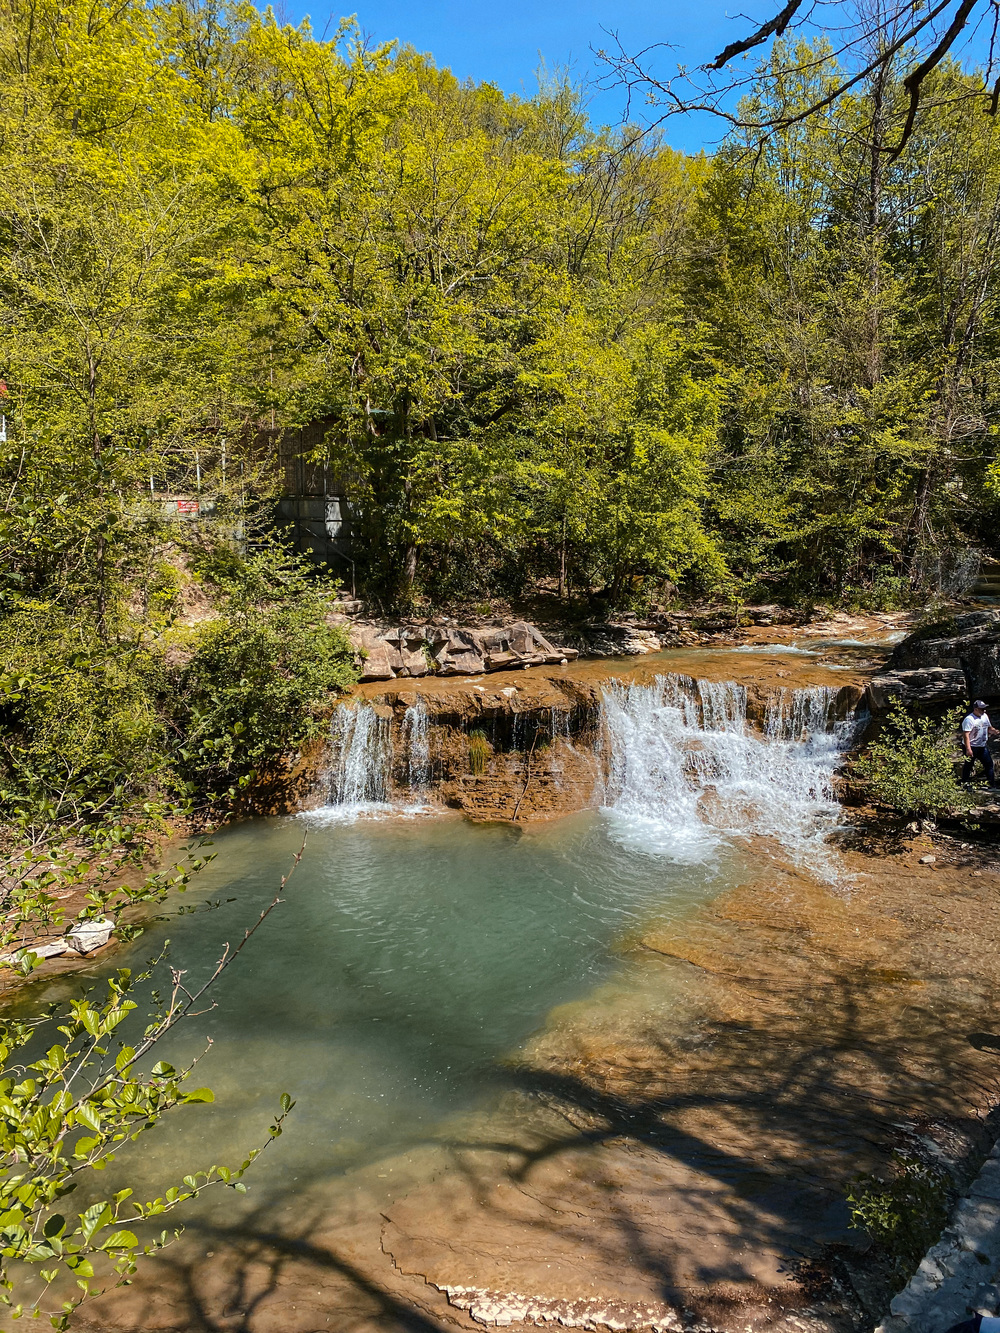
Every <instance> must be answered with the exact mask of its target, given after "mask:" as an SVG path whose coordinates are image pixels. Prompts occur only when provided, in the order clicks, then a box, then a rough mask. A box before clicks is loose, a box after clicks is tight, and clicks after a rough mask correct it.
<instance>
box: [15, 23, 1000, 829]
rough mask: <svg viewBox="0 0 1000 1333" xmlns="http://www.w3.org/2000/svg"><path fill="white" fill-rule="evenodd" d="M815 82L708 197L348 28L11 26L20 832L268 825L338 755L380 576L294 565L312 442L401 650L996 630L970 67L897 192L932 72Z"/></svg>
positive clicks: (605, 143) (987, 157)
mask: <svg viewBox="0 0 1000 1333" xmlns="http://www.w3.org/2000/svg"><path fill="white" fill-rule="evenodd" d="M788 54H789V52H788V50H787V48H786V47H783V46H782V44H781V43H780V42H779V43H778V45H777V46H776V47H775V48H774V49H773V50H772V51H771V53H770V56H769V58H768V59H769V64H768V65H766V66H762V67H761V72H760V79H759V82H758V84H757V86H756V91H755V93H754V94H753V98H756V99H757V103H756V104H754V102H753V98H751V100H750V103H749V104H748V105H749V106H750V109H751V111H753V113H754V114H755V115H756V117H757V119H768V118H770V119H772V120H774V119H779V120H781V122H782V125H783V126H784V128H781V129H779V130H775V131H774V132H773V133H772V134H770V135H769V136H767V137H765V138H764V139H763V141H754V140H752V139H751V137H749V136H748V135H744V136H742V137H741V133H740V132H739V131H738V130H737V131H733V132H732V133H731V134H730V136H729V137H728V138H727V139H726V140H725V141H724V142H723V143H722V144H721V145H720V146H719V148H718V150H717V151H716V152H715V153H714V154H712V155H711V156H709V155H705V154H700V155H698V156H693V157H692V156H685V155H683V154H681V153H679V152H676V151H674V150H673V149H671V148H670V147H669V146H668V144H667V143H666V142H665V141H664V140H663V138H662V136H658V135H657V134H656V133H654V132H650V131H647V132H641V131H640V129H639V127H637V126H635V125H621V126H618V127H615V128H607V127H605V128H601V127H598V126H595V125H592V124H591V123H590V122H589V120H588V116H587V108H586V97H585V94H584V92H583V91H582V90H581V89H579V88H576V87H574V86H573V84H572V82H571V81H570V80H569V79H568V78H566V77H563V76H562V75H560V74H558V73H557V74H546V73H545V72H544V71H543V72H542V76H541V79H540V86H539V90H538V92H537V94H536V95H535V96H533V97H531V98H517V97H512V96H507V95H504V94H503V93H502V92H500V91H499V90H498V89H497V88H496V87H494V86H492V85H488V84H483V85H480V86H474V85H472V84H471V83H465V84H463V83H460V82H458V81H457V80H456V79H455V78H454V77H453V76H452V75H451V74H450V73H449V72H448V71H447V70H442V69H438V68H436V67H435V65H434V64H433V63H432V61H431V60H430V58H429V57H425V56H422V55H419V54H417V53H416V52H415V51H413V50H406V49H398V48H396V47H395V46H390V47H386V48H378V49H369V48H367V47H366V46H365V45H364V43H363V42H362V41H361V40H360V37H359V34H358V31H357V29H356V28H355V26H354V25H353V24H352V23H351V22H347V21H345V22H344V23H343V24H342V25H341V27H340V28H339V30H338V31H337V32H336V33H335V34H334V35H333V36H332V37H331V38H329V39H324V40H321V39H318V38H317V37H315V36H314V34H313V33H312V32H311V31H310V29H309V27H308V25H307V24H303V25H301V26H298V27H294V26H283V25H282V24H280V23H279V22H278V21H277V20H276V19H275V17H274V16H273V15H272V14H271V13H270V12H267V13H261V12H258V11H257V10H255V9H254V8H253V7H252V6H250V5H234V6H230V7H220V6H217V5H215V4H213V3H205V4H202V3H192V2H191V0H179V2H177V3H162V4H161V3H133V2H131V0H126V3H110V4H105V3H101V2H99V0H98V2H94V0H80V2H79V3H75V2H74V3H68V4H66V3H55V0H29V3H26V4H21V3H15V4H13V5H11V6H7V7H5V8H4V10H3V13H2V16H0V61H2V71H3V84H2V93H0V115H2V150H0V151H2V155H3V162H2V170H0V192H2V196H3V207H2V210H0V227H2V230H3V237H2V244H0V264H2V273H0V305H2V320H3V326H4V330H5V337H4V339H3V343H2V350H0V363H2V364H0V374H2V377H3V384H2V388H0V396H2V403H3V416H4V424H3V431H2V436H3V439H2V443H0V472H2V485H3V495H4V507H3V512H2V518H0V549H2V561H0V621H2V634H0V642H2V648H0V672H2V677H3V690H4V703H3V711H4V721H5V724H6V725H5V729H4V741H3V747H4V754H3V760H4V763H3V767H4V772H5V793H4V795H3V800H4V803H5V805H6V806H7V807H8V808H18V809H22V810H33V809H38V808H40V803H41V806H45V803H46V802H48V801H53V800H54V801H55V802H56V804H57V805H61V807H65V808H69V809H72V810H73V811H74V812H78V811H79V810H80V809H82V807H83V805H86V804H87V803H88V802H90V803H91V804H93V803H94V802H97V803H98V805H100V802H101V801H103V800H105V799H106V798H107V796H108V793H110V792H114V793H117V794H116V796H115V797H114V799H115V800H120V799H122V798H124V799H125V804H126V805H127V804H128V803H129V802H130V801H132V798H133V796H134V797H136V798H138V797H139V796H148V794H149V792H150V791H151V790H153V789H154V788H155V789H156V790H158V791H164V792H166V791H169V792H171V793H172V795H171V799H175V798H178V797H183V798H184V799H196V800H200V801H208V802H209V803H212V802H215V803H218V802H219V801H222V802H223V803H225V802H226V801H229V802H230V803H231V801H232V798H233V794H234V791H235V788H234V786H233V784H234V782H235V783H236V784H237V785H238V782H239V781H240V780H241V778H245V777H246V775H247V773H249V772H250V771H251V770H254V768H255V765H256V766H257V767H258V768H259V766H260V764H261V763H266V762H267V761H268V759H269V758H273V757H274V756H275V755H277V754H280V753H281V752H283V751H285V750H287V749H288V748H289V746H294V745H295V744H297V743H298V742H300V741H301V740H302V739H303V738H304V737H306V736H307V735H308V734H309V731H310V728H311V727H313V726H315V725H316V708H317V706H318V701H321V700H322V699H323V698H324V697H325V695H326V692H327V691H328V690H329V689H331V688H335V687H337V685H338V684H342V683H343V682H344V681H346V680H348V679H349V678H350V671H351V668H350V662H349V653H348V651H347V647H346V642H345V641H344V640H343V638H342V636H340V637H338V636H339V635H340V632H339V631H337V630H334V629H331V628H330V627H329V625H328V624H327V619H326V612H327V610H328V607H329V603H330V599H331V597H332V596H334V595H335V588H336V584H337V581H338V580H342V579H343V578H344V576H345V570H344V569H343V568H330V569H326V570H322V569H321V570H319V571H317V570H316V569H314V568H306V567H305V566H304V565H303V564H302V562H301V560H299V559H297V558H296V556H295V555H294V553H292V552H290V551H289V550H288V549H287V546H286V545H283V544H282V540H281V529H280V527H276V524H275V515H276V502H277V500H278V498H279V497H280V495H281V493H282V488H283V486H284V484H285V477H286V473H285V470H284V468H283V466H282V458H283V456H286V455H287V453H288V450H289V449H292V450H293V451H294V448H295V441H296V440H297V439H299V438H306V434H303V432H306V433H308V438H309V439H310V441H311V443H310V444H309V446H308V450H307V453H308V458H307V461H308V462H309V463H312V464H317V465H318V464H322V465H323V466H324V467H326V468H328V469H330V470H332V474H333V475H335V476H336V477H337V478H338V479H339V480H338V488H339V489H340V490H342V491H343V492H344V494H345V495H346V497H347V501H348V502H349V505H350V510H351V521H352V525H353V527H354V530H355V532H356V534H357V550H358V560H357V578H358V581H359V584H360V591H361V592H362V594H363V595H364V597H365V598H366V599H367V600H368V601H369V603H370V605H371V606H373V607H375V608H381V609H382V610H384V611H414V610H418V609H422V610H424V611H425V612H426V610H427V609H428V608H432V609H433V608H440V607H445V606H449V605H454V604H466V605H468V604H470V603H476V602H483V603H485V604H489V602H490V599H491V598H494V599H501V601H502V602H503V603H504V604H507V605H510V604H516V603H517V602H518V600H519V599H522V600H523V599H524V598H525V597H528V596H530V595H531V594H532V593H533V592H536V591H538V590H539V589H544V590H547V591H548V592H549V593H551V594H552V596H553V597H554V598H558V599H561V600H562V601H563V602H564V603H565V605H566V607H567V611H569V610H570V608H572V607H575V608H576V609H577V611H576V613H577V614H579V613H580V608H581V607H582V608H583V611H584V612H586V611H587V609H588V608H589V609H591V610H592V609H593V608H595V607H596V608H599V609H600V608H604V609H605V610H606V609H607V608H611V609H615V608H619V609H625V608H629V607H633V608H635V607H642V606H644V605H648V604H649V603H650V602H663V601H664V600H669V599H671V598H680V599H683V600H698V599H702V600H705V599H710V600H711V599H714V600H722V601H727V602H731V603H732V602H737V603H739V602H741V601H742V602H745V601H753V600H757V601H761V600H765V601H779V602H782V601H783V602H787V603H793V604H810V603H813V602H816V601H817V600H818V601H826V602H830V603H839V604H848V605H857V606H862V607H864V606H867V607H885V606H892V605H905V604H910V603H915V602H921V601H925V600H927V599H928V598H930V599H931V600H933V599H934V598H935V597H938V596H941V595H942V594H945V595H947V594H949V593H954V592H956V591H959V592H960V591H961V590H962V588H963V586H966V585H967V584H968V582H969V580H970V577H971V574H974V572H975V569H976V568H977V567H978V563H979V561H980V560H981V558H982V557H983V556H984V555H986V556H989V555H990V554H991V553H992V551H993V549H994V546H995V536H994V529H995V518H996V514H997V505H998V502H1000V468H998V465H997V464H996V462H995V459H994V453H995V447H994V435H995V431H996V402H995V400H996V396H997V360H996V352H997V349H996V345H995V343H996V326H995V318H994V316H995V305H996V299H997V296H996V287H997V284H996V269H997V264H998V262H1000V260H998V233H1000V152H998V143H997V127H996V122H995V120H994V119H993V118H992V117H991V116H988V115H984V114H983V113H982V112H983V107H982V99H981V97H980V98H979V99H978V100H977V99H976V97H975V96H973V94H974V93H975V92H976V91H977V90H978V88H979V84H978V82H977V79H976V76H975V75H974V74H969V73H964V72H963V71H962V70H961V69H960V68H959V67H958V66H957V65H955V64H951V65H949V64H947V63H946V62H945V63H942V64H941V66H940V67H939V68H938V69H936V70H935V71H934V72H933V77H932V80H931V82H930V83H929V84H928V86H927V88H926V89H925V94H926V95H925V97H924V101H923V102H922V103H921V107H920V110H919V114H918V116H917V119H916V122H915V125H914V130H913V133H912V135H911V137H910V138H909V140H908V141H907V143H906V146H905V151H903V152H902V153H901V154H900V155H899V156H898V157H895V158H894V157H893V156H892V155H891V154H888V153H886V152H885V151H884V147H885V144H886V142H887V141H888V139H889V137H891V135H892V134H894V133H895V130H894V128H893V127H894V126H895V124H896V122H897V121H898V119H899V115H900V112H901V109H902V108H903V106H904V104H905V99H906V94H905V90H904V88H903V86H902V82H901V80H902V74H903V72H904V69H905V52H902V53H900V57H899V59H900V61H901V62H902V63H901V65H900V68H899V71H898V72H897V73H898V76H899V77H895V76H894V75H893V70H892V67H891V65H887V66H885V67H880V68H879V70H878V71H877V72H876V73H875V74H874V75H873V76H872V77H871V78H870V79H869V80H868V82H867V83H862V84H859V85H858V86H857V87H856V88H855V89H853V90H852V91H851V92H850V93H848V94H846V95H844V96H841V97H839V98H837V99H836V100H835V101H834V102H832V103H831V105H830V106H829V107H828V108H827V109H826V110H825V111H823V112H821V113H818V114H811V115H809V116H807V117H805V118H804V119H802V120H801V121H800V122H797V121H796V119H795V115H796V108H798V107H799V106H802V107H809V106H812V105H813V104H814V103H815V102H816V101H817V98H819V100H822V93H823V90H824V89H825V88H826V87H830V86H833V85H834V84H836V83H837V81H838V78H840V76H841V72H840V71H839V70H838V69H837V66H836V61H835V59H834V57H833V55H832V54H831V53H830V52H829V51H828V50H827V49H826V48H824V47H823V46H822V45H821V44H820V45H814V47H813V48H812V49H811V50H808V51H799V52H798V53H794V52H793V53H792V54H797V55H798V56H801V57H803V58H801V59H796V60H793V61H791V62H789V61H788V60H787V59H786V57H787V56H788ZM805 57H808V58H805ZM790 65H791V67H792V68H793V69H794V73H792V74H789V73H788V69H789V67H790ZM765 102H766V103H768V104H767V105H764V103H765ZM303 447H304V446H303ZM178 494H180V495H188V496H199V497H201V499H202V500H204V499H206V498H210V501H211V508H212V512H213V517H212V521H211V522H210V523H209V522H202V523H196V524H191V523H188V524H184V523H179V522H178V521H177V520H176V517H175V516H173V514H172V513H171V512H169V506H168V505H165V504H164V503H163V498H164V496H165V495H178ZM970 571H971V573H970ZM192 586H195V587H197V588H198V590H199V592H200V595H201V596H202V597H203V599H204V601H205V604H206V609H205V614H204V615H203V616H202V617H201V619H200V621H199V622H198V623H196V624H193V625H192V624H190V623H188V624H184V625H181V624H180V623H179V622H178V616H177V610H178V606H179V604H180V602H181V600H182V598H183V594H184V592H185V589H186V588H187V589H190V588H191V587H192ZM188 619H190V617H189V618H188ZM275 654H277V657H278V658H279V659H280V660H281V662H282V664H283V670H282V671H281V672H279V673H277V674H275V673H274V672H273V671H272V670H271V663H272V662H273V661H274V660H275ZM276 693H277V694H279V695H280V707H276V706H275V704H276V699H275V697H274V696H275V694H276ZM261 698H263V699H266V700H267V702H266V703H265V704H264V705H262V706H260V707H257V706H256V701H258V700H259V699H261ZM108 701H110V702H108ZM248 701H250V702H248ZM236 726H238V727H239V728H240V729H241V730H240V731H239V732H236V731H234V727H236ZM234 774H235V778H234Z"/></svg>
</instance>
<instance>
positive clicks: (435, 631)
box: [427, 626, 486, 676]
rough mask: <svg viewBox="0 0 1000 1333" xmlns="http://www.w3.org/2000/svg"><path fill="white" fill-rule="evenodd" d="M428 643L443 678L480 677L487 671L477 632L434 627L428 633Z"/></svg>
mask: <svg viewBox="0 0 1000 1333" xmlns="http://www.w3.org/2000/svg"><path fill="white" fill-rule="evenodd" d="M427 642H428V644H429V645H430V650H431V653H432V654H433V656H434V662H435V664H436V669H437V672H438V674H439V675H441V676H478V675H481V674H482V673H483V672H484V671H485V670H486V663H485V662H484V661H483V649H482V643H481V641H480V637H479V635H478V634H477V633H476V631H475V630H471V629H443V628H439V627H438V626H434V627H432V628H431V629H429V630H428V631H427Z"/></svg>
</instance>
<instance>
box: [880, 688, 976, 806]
mask: <svg viewBox="0 0 1000 1333" xmlns="http://www.w3.org/2000/svg"><path fill="white" fill-rule="evenodd" d="M961 718H962V709H955V710H953V711H952V712H951V713H949V714H948V715H947V717H945V718H944V719H943V720H942V721H941V722H935V721H934V720H933V719H932V718H920V719H919V720H918V719H916V718H913V717H911V716H910V715H909V713H907V711H906V709H905V708H904V707H903V706H902V704H899V703H897V704H894V705H893V708H892V711H891V712H890V714H889V720H888V724H887V727H886V730H885V731H884V732H883V733H882V735H881V736H880V737H879V738H878V740H877V741H875V742H874V744H873V745H871V747H870V748H869V750H868V753H867V754H866V755H865V756H864V758H863V759H862V760H861V762H860V763H859V764H858V767H857V770H856V771H857V772H858V773H859V774H860V776H861V777H862V778H864V779H865V780H866V782H867V783H868V786H869V789H870V791H871V794H872V796H873V797H874V798H875V800H876V801H878V802H879V803H880V804H882V805H887V806H888V807H889V808H890V809H892V810H896V811H898V812H899V814H902V815H933V814H939V813H940V812H941V811H943V810H956V809H957V810H967V809H968V808H969V807H970V805H971V804H972V799H971V797H970V795H969V793H968V792H967V791H965V790H964V789H963V788H962V787H961V786H960V785H959V783H958V782H957V781H956V779H955V752H956V750H957V739H956V737H957V733H958V729H959V727H960V725H961Z"/></svg>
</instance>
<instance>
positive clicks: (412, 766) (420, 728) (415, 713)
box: [401, 695, 431, 796]
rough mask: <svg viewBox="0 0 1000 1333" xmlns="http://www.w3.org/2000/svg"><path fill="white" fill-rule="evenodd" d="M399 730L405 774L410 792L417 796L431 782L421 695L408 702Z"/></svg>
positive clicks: (429, 753) (426, 720)
mask: <svg viewBox="0 0 1000 1333" xmlns="http://www.w3.org/2000/svg"><path fill="white" fill-rule="evenodd" d="M401 731H402V740H403V745H404V747H405V752H406V776H407V780H408V781H409V784H410V793H411V794H412V795H414V796H417V795H420V794H421V793H422V792H425V791H426V790H427V788H428V787H429V786H430V782H431V745H430V732H429V729H428V719H427V705H426V704H425V703H424V700H423V696H422V695H418V696H417V701H416V703H413V704H410V706H409V708H408V709H407V710H406V712H405V713H404V714H403V725H402V728H401Z"/></svg>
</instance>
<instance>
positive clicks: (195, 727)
mask: <svg viewBox="0 0 1000 1333" xmlns="http://www.w3.org/2000/svg"><path fill="white" fill-rule="evenodd" d="M224 590H225V592H226V593H227V602H226V606H225V611H224V613H223V615H221V616H220V617H219V618H218V619H217V620H214V621H211V622H209V623H208V624H207V625H205V626H204V627H203V628H202V629H201V630H200V631H199V633H198V636H197V638H196V640H195V647H194V652H193V653H192V654H191V655H190V656H189V657H188V658H187V660H186V661H184V662H183V663H182V664H181V665H180V666H178V667H177V668H175V672H174V676H173V679H172V681H171V684H172V686H173V690H172V693H171V694H170V695H169V696H168V697H167V700H166V705H165V706H166V707H168V708H169V709H170V711H171V716H172V719H173V722H174V726H175V729H176V731H177V732H178V733H179V734H180V735H181V736H182V737H183V740H182V743H181V744H180V746H179V749H178V751H177V768H178V772H179V774H180V775H181V777H182V778H183V779H184V781H185V782H186V783H187V786H188V794H189V795H191V796H193V797H194V798H195V799H197V800H207V801H208V802H209V803H210V804H218V803H219V802H222V803H225V802H226V801H227V800H231V798H232V797H233V796H234V795H235V793H236V790H237V788H238V787H239V786H240V785H246V783H247V781H248V780H249V779H250V777H252V776H253V775H259V774H263V773H266V772H268V771H270V770H272V769H273V768H274V766H275V765H276V764H277V763H279V762H280V761H281V760H282V759H283V758H284V757H286V756H287V755H289V754H290V753H292V752H293V751H295V750H296V749H297V748H298V747H299V746H300V745H301V744H302V743H303V742H304V741H306V740H308V739H310V737H312V736H315V735H316V734H318V732H319V730H320V729H321V727H322V724H323V719H324V717H325V716H326V713H327V711H328V709H329V703H330V698H331V695H333V694H339V693H340V692H341V691H343V690H345V689H347V688H348V687H349V686H350V685H352V684H353V683H354V681H355V680H356V672H355V670H354V661H353V658H354V654H353V649H352V648H351V645H350V642H349V640H348V638H347V635H346V633H345V632H344V630H342V629H341V628H340V627H339V626H331V625H329V624H327V623H326V617H327V616H328V614H329V611H330V603H331V600H332V595H333V590H332V589H329V590H327V591H325V592H324V591H323V590H322V589H319V590H318V589H317V588H316V587H315V586H313V585H312V584H311V583H310V582H309V579H308V575H307V573H306V571H305V570H304V569H303V568H302V566H301V564H300V563H299V562H297V561H296V560H294V559H292V558H290V557H287V556H284V555H282V554H281V553H280V552H277V551H273V550H272V551H266V552H263V553H261V554H258V555H257V556H255V557H253V558H251V559H250V560H248V561H247V562H246V563H245V564H242V565H238V566H234V568H233V569H232V570H231V571H230V572H229V573H228V574H227V577H226V586H225V589H224Z"/></svg>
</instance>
